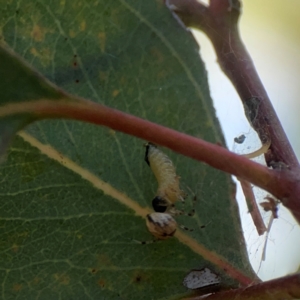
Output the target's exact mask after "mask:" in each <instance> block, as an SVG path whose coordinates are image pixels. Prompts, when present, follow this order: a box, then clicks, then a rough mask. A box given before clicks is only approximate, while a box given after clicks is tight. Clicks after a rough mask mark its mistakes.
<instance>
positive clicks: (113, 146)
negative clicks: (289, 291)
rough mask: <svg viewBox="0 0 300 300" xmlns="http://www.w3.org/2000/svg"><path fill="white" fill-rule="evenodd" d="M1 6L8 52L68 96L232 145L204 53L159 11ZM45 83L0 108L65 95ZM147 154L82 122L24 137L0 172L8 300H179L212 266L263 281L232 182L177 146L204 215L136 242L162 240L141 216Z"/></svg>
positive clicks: (29, 2)
mask: <svg viewBox="0 0 300 300" xmlns="http://www.w3.org/2000/svg"><path fill="white" fill-rule="evenodd" d="M0 3H1V15H0V18H1V19H0V26H1V31H2V37H3V40H4V42H5V43H6V44H7V45H9V46H11V47H12V48H13V49H14V50H15V51H16V52H17V53H18V54H19V55H21V56H22V57H24V58H25V59H26V60H27V61H28V62H29V63H30V64H31V65H33V66H34V67H35V68H36V69H38V70H39V71H40V72H41V73H42V74H44V75H45V76H46V77H47V78H48V79H49V80H50V81H52V82H54V83H55V84H57V85H58V86H59V87H60V88H63V89H64V90H66V91H67V92H69V93H71V94H74V95H79V96H82V97H85V98H89V99H92V100H93V101H96V102H99V103H104V104H106V105H109V106H112V107H115V108H118V109H120V110H123V111H126V112H129V113H131V114H134V115H137V116H140V117H143V118H145V119H148V120H151V121H154V122H157V123H160V124H163V125H165V126H168V127H172V128H175V129H177V130H179V131H183V132H186V133H188V134H191V135H194V136H197V137H201V138H203V139H205V140H207V141H210V142H213V143H216V142H218V143H220V142H221V143H222V142H223V138H222V134H221V130H220V128H219V124H218V121H217V119H216V117H215V114H214V109H213V106H212V103H211V99H210V96H209V90H208V85H207V78H206V72H205V69H204V66H203V63H202V61H201V60H200V58H199V55H198V47H197V44H196V43H195V41H194V40H193V38H192V36H191V35H190V33H189V32H188V31H186V29H184V28H183V27H182V26H181V25H180V24H179V23H178V22H177V20H175V19H174V18H173V16H172V15H171V13H170V12H169V11H168V9H167V8H166V7H165V6H164V5H163V4H162V1H154V0H153V1H150V0H148V1H135V0H119V1H104V0H99V1H88V0H86V1H71V0H64V1H61V0H60V1H58V0H53V1H49V0H41V1H33V0H26V1H13V0H12V1H9V2H7V1H4V0H1V2H0ZM14 59H15V60H16V61H17V58H14ZM16 64H17V66H19V67H15V68H14V69H12V72H14V71H15V72H17V73H18V72H21V69H22V65H21V64H20V63H16ZM25 76H31V75H30V74H29V75H25ZM2 77H3V76H2ZM1 80H2V78H1ZM20 84H21V83H20ZM43 84H44V86H43V87H42V88H41V87H40V85H34V86H32V87H30V88H28V85H27V84H26V81H24V85H23V86H22V84H21V86H19V87H18V89H16V86H15V85H14V79H11V81H10V82H7V83H6V84H5V86H3V85H1V87H2V89H5V93H7V94H8V95H9V96H8V97H6V98H5V99H7V100H5V99H2V100H1V104H2V105H3V104H6V102H5V101H9V102H11V101H14V100H15V101H16V99H17V100H18V101H19V100H20V101H21V100H23V101H28V100H30V99H32V98H31V97H30V95H31V94H32V93H36V94H38V93H41V94H39V95H40V96H39V97H45V98H47V97H48V98H51V99H52V98H59V95H60V94H59V93H58V94H55V93H56V92H55V91H54V90H51V88H50V87H49V84H48V83H47V82H44V83H43ZM26 88H27V89H26ZM37 90H38V91H39V90H41V92H37ZM47 91H48V92H47ZM49 91H50V92H49ZM2 92H3V91H1V93H2ZM9 93H11V94H9ZM47 93H48V94H47ZM13 95H16V96H15V97H17V98H15V99H14V96H13ZM11 121H13V122H11ZM18 121H19V120H18V119H17V121H16V120H15V119H14V120H10V119H9V120H7V119H4V120H2V122H4V123H5V124H6V127H3V128H7V127H9V126H8V125H10V124H15V123H14V122H17V123H18ZM29 121H32V120H31V119H29V120H26V122H25V123H28V122H29ZM10 122H11V123H10ZM25 123H24V124H25ZM7 124H8V125H7ZM20 124H21V123H18V124H17V126H16V127H14V128H17V129H19V127H20V126H21V125H23V123H22V124H21V125H20ZM0 125H1V124H0ZM187 147H189V145H187ZM144 151H145V149H144V147H143V141H141V140H138V139H136V138H134V137H131V136H127V135H124V134H121V133H118V132H114V131H112V130H109V129H106V128H102V127H97V126H93V125H90V124H85V123H79V122H75V121H64V120H62V121H57V120H55V121H40V122H38V123H35V124H33V125H30V127H27V129H26V132H22V133H21V135H20V136H18V137H16V138H15V140H14V142H13V144H12V147H11V149H10V151H9V154H8V157H7V160H6V162H5V163H4V164H2V166H1V169H0V172H1V178H2V185H1V202H0V206H1V210H0V224H1V225H0V238H1V246H0V251H1V258H0V266H1V268H0V282H1V284H2V298H3V299H33V298H38V299H58V298H61V299H159V298H173V297H175V298H176V297H180V296H181V295H184V294H186V293H187V290H186V288H185V287H184V286H183V285H182V281H183V278H184V276H185V275H186V274H187V273H188V272H189V271H190V270H191V269H201V268H204V267H209V268H210V269H211V270H213V271H214V272H215V273H217V274H219V275H220V276H221V278H222V285H223V286H228V287H235V286H237V285H239V283H241V282H243V279H242V278H240V277H239V276H234V275H232V274H239V273H238V272H240V273H241V274H245V276H248V277H249V278H254V277H255V275H254V274H253V273H252V270H251V268H250V266H249V262H248V259H247V256H246V251H245V246H244V241H243V237H242V234H241V228H240V222H239V218H238V212H237V207H236V202H235V200H234V187H233V185H232V183H231V180H230V177H229V176H227V175H225V174H223V173H221V172H219V171H217V170H213V169H211V168H210V167H208V166H206V165H203V164H201V163H197V162H195V161H193V160H191V159H188V158H186V157H182V156H180V155H176V154H175V153H171V152H170V151H167V150H164V151H165V152H166V153H168V154H169V155H170V157H171V158H172V160H173V162H174V164H175V165H176V167H177V171H178V174H179V175H180V176H181V183H182V186H183V188H184V189H185V190H186V191H187V192H188V193H189V197H188V199H187V208H189V209H190V208H191V202H192V198H193V193H195V194H196V195H197V202H196V214H195V216H194V217H192V218H190V217H185V216H182V217H180V218H178V222H179V223H181V224H184V225H185V226H187V227H189V228H193V229H194V231H193V232H185V233H184V235H182V234H181V235H178V236H177V237H175V238H172V239H169V240H167V241H162V242H157V243H152V244H147V245H142V244H139V243H136V242H135V241H134V240H139V241H147V240H151V239H152V237H151V235H150V234H149V232H148V231H147V229H146V226H145V220H144V219H143V218H142V217H141V215H143V212H144V211H143V207H148V208H149V207H150V206H151V199H152V198H153V196H154V195H155V191H156V187H157V183H156V182H155V179H154V176H153V174H152V173H151V170H150V169H149V167H148V166H147V164H146V163H145V162H144V160H143V156H144ZM203 225H206V227H205V228H204V229H203V228H201V227H202V226H203ZM224 266H226V267H224ZM235 272H236V273H235Z"/></svg>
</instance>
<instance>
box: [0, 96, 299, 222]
mask: <svg viewBox="0 0 300 300" xmlns="http://www.w3.org/2000/svg"><path fill="white" fill-rule="evenodd" d="M70 97H71V96H70ZM73 100H74V101H70V99H69V98H67V99H65V101H63V100H61V101H51V100H43V99H41V100H37V101H30V102H25V103H18V104H7V105H5V106H2V107H1V109H0V117H1V116H8V115H13V114H18V113H19V114H22V113H31V114H33V115H36V118H37V119H44V118H68V119H74V120H80V121H85V122H89V123H94V124H98V125H103V126H107V127H109V128H112V129H114V130H118V131H120V132H124V133H127V134H130V135H133V136H136V137H139V138H142V139H144V140H146V141H150V142H153V143H156V144H159V145H162V146H165V147H168V148H170V149H172V150H174V151H176V152H178V153H181V154H183V155H185V156H188V157H191V158H194V159H196V160H199V161H202V162H205V163H207V164H208V165H210V166H212V167H214V168H216V169H219V170H221V171H224V172H227V173H230V174H233V175H235V176H237V177H240V178H242V179H244V180H246V181H249V182H251V183H253V184H254V185H256V186H258V187H260V188H263V189H265V190H266V191H268V192H270V193H271V194H273V195H274V196H275V197H276V198H278V199H281V201H282V202H283V204H284V205H285V206H286V207H287V208H289V209H291V211H292V213H293V214H294V216H295V218H296V219H297V220H298V222H299V223H300V208H299V206H298V205H297V203H298V201H297V199H298V195H299V194H300V185H299V184H298V182H297V180H298V179H297V177H296V176H293V174H292V173H291V172H288V171H285V170H282V171H277V170H270V169H268V168H267V167H265V166H262V165H260V164H258V163H255V162H253V161H251V160H249V159H247V158H245V157H243V156H241V155H237V154H235V153H232V152H230V151H228V150H227V149H225V148H223V147H221V146H218V145H214V144H211V143H208V142H206V141H203V140H200V139H198V138H195V137H192V136H189V135H186V134H184V133H180V132H178V131H175V130H173V129H170V128H166V127H163V126H161V125H158V124H155V123H152V122H149V121H146V120H143V119H140V118H138V117H135V116H133V115H129V114H126V113H124V112H121V111H118V110H116V109H112V108H109V107H107V106H103V105H100V104H97V103H95V102H92V101H88V100H85V99H81V98H76V97H73ZM295 175H298V174H295Z"/></svg>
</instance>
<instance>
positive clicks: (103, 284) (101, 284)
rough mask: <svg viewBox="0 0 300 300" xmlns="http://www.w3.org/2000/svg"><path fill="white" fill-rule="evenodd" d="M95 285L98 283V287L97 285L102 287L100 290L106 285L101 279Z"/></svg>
mask: <svg viewBox="0 0 300 300" xmlns="http://www.w3.org/2000/svg"><path fill="white" fill-rule="evenodd" d="M97 283H98V285H99V286H100V287H102V288H104V287H105V284H106V282H105V280H104V279H102V278H100V279H99V280H98V282H97Z"/></svg>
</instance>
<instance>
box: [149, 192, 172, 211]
mask: <svg viewBox="0 0 300 300" xmlns="http://www.w3.org/2000/svg"><path fill="white" fill-rule="evenodd" d="M152 207H153V209H154V211H156V212H160V213H163V212H165V211H166V210H167V207H168V202H167V201H166V200H164V199H162V198H161V197H159V196H156V197H155V198H154V199H153V200H152Z"/></svg>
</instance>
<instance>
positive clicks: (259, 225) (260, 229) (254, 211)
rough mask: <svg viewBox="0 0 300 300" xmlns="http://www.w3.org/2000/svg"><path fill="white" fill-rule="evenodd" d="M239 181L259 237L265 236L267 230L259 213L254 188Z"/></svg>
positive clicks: (245, 182) (243, 181)
mask: <svg viewBox="0 0 300 300" xmlns="http://www.w3.org/2000/svg"><path fill="white" fill-rule="evenodd" d="M238 179H239V181H240V183H241V187H242V189H243V193H244V195H245V198H246V202H247V206H248V209H249V212H250V214H251V217H252V220H253V223H254V225H255V227H256V230H257V233H258V235H263V234H264V233H265V232H266V230H267V228H266V225H265V223H264V221H263V219H262V216H261V214H260V212H259V209H258V205H257V202H256V199H255V196H254V193H253V190H252V186H251V184H250V183H249V182H248V181H245V180H243V179H240V178H238Z"/></svg>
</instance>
